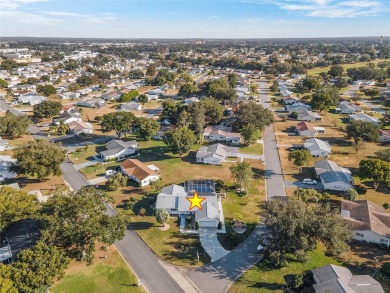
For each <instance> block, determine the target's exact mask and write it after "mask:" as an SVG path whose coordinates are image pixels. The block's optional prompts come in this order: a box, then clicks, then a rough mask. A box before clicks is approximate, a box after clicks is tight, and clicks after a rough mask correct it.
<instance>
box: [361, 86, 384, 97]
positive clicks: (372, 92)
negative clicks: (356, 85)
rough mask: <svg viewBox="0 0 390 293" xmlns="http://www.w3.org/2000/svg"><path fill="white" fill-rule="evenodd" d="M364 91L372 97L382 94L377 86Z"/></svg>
mask: <svg viewBox="0 0 390 293" xmlns="http://www.w3.org/2000/svg"><path fill="white" fill-rule="evenodd" d="M362 92H363V93H364V94H365V95H366V96H369V97H371V98H374V97H379V96H380V95H381V91H380V90H379V89H377V88H371V89H363V90H362Z"/></svg>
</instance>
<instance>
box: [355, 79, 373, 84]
mask: <svg viewBox="0 0 390 293" xmlns="http://www.w3.org/2000/svg"><path fill="white" fill-rule="evenodd" d="M353 84H354V85H375V81H373V80H355V81H354V82H353Z"/></svg>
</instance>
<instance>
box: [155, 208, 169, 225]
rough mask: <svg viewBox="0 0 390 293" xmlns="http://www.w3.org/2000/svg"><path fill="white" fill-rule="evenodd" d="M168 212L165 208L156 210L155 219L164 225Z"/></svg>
mask: <svg viewBox="0 0 390 293" xmlns="http://www.w3.org/2000/svg"><path fill="white" fill-rule="evenodd" d="M169 218H170V216H169V213H168V211H167V210H165V209H159V210H156V221H157V222H159V223H160V224H161V225H162V226H163V227H165V223H167V222H168V221H169Z"/></svg>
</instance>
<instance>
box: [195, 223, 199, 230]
mask: <svg viewBox="0 0 390 293" xmlns="http://www.w3.org/2000/svg"><path fill="white" fill-rule="evenodd" d="M195 229H196V230H199V222H198V221H196V222H195Z"/></svg>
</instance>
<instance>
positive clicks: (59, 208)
mask: <svg viewBox="0 0 390 293" xmlns="http://www.w3.org/2000/svg"><path fill="white" fill-rule="evenodd" d="M107 200H108V198H107V197H106V195H105V194H104V193H102V192H101V191H99V190H97V189H95V188H93V187H83V188H82V189H80V190H79V191H78V192H69V191H57V192H55V193H54V194H53V196H52V197H50V198H49V200H48V201H47V202H46V203H45V204H44V205H43V207H42V210H41V215H42V216H41V219H42V226H43V230H42V241H43V242H45V243H47V244H48V245H56V246H58V247H62V248H63V249H64V251H65V252H66V253H67V255H68V256H70V257H72V258H76V259H78V260H85V261H87V263H88V264H91V263H92V260H93V253H94V251H95V244H96V243H100V244H102V245H112V244H113V243H114V242H115V240H117V239H122V238H123V236H124V233H125V221H124V219H123V218H122V217H121V216H120V215H115V216H110V215H107V213H106V207H105V203H106V201H107ZM75 231H77V233H75Z"/></svg>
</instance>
